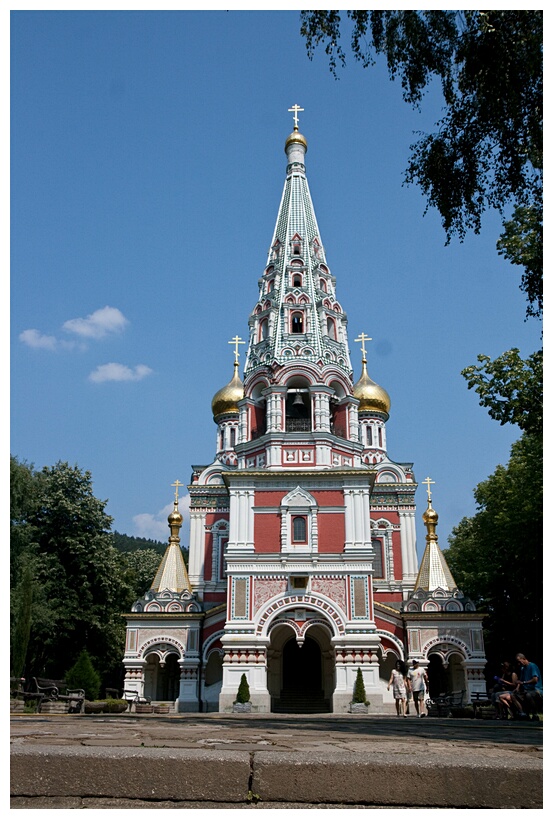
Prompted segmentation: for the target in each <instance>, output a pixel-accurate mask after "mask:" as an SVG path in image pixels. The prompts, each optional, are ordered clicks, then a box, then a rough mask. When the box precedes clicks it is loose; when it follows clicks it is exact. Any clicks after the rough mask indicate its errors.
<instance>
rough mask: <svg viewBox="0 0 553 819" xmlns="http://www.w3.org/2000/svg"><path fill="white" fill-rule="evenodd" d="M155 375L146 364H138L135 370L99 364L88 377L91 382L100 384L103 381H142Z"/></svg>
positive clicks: (115, 364) (120, 365) (123, 365)
mask: <svg viewBox="0 0 553 819" xmlns="http://www.w3.org/2000/svg"><path fill="white" fill-rule="evenodd" d="M151 373H153V370H152V369H150V367H147V366H146V365H145V364H137V365H136V367H134V369H133V368H132V367H127V365H126V364H117V363H115V362H111V363H110V364H99V365H98V367H96V369H95V370H93V371H92V372H91V373H90V375H89V376H88V378H89V380H90V381H94V382H95V383H96V384H100V383H101V382H102V381H141V380H142V379H143V378H146V376H147V375H150V374H151Z"/></svg>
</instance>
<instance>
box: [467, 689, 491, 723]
mask: <svg viewBox="0 0 553 819" xmlns="http://www.w3.org/2000/svg"><path fill="white" fill-rule="evenodd" d="M470 704H471V705H472V715H473V718H476V713H477V711H478V713H479V716H482V708H489V707H490V706H491V705H493V702H492V701H491V699H490V695H489V694H488V693H487V692H486V691H476V692H474V693H472V694H471V695H470Z"/></svg>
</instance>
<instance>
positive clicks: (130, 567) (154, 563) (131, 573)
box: [120, 549, 160, 600]
mask: <svg viewBox="0 0 553 819" xmlns="http://www.w3.org/2000/svg"><path fill="white" fill-rule="evenodd" d="M120 561H121V566H122V567H123V570H124V571H125V572H126V580H127V582H128V583H129V585H130V586H131V588H132V590H133V598H134V600H138V598H139V597H142V596H143V595H144V594H146V592H147V591H148V589H151V587H152V583H153V581H154V577H155V576H156V572H157V570H158V567H159V564H160V556H159V552H157V551H155V550H154V549H136V550H135V551H132V552H125V553H123V554H121V555H120Z"/></svg>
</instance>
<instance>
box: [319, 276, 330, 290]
mask: <svg viewBox="0 0 553 819" xmlns="http://www.w3.org/2000/svg"><path fill="white" fill-rule="evenodd" d="M319 287H320V288H321V290H322V291H323V293H328V290H327V289H326V282H325V280H324V279H319Z"/></svg>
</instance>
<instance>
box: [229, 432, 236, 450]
mask: <svg viewBox="0 0 553 819" xmlns="http://www.w3.org/2000/svg"><path fill="white" fill-rule="evenodd" d="M235 444H236V427H231V428H230V445H231V447H234V445H235Z"/></svg>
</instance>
